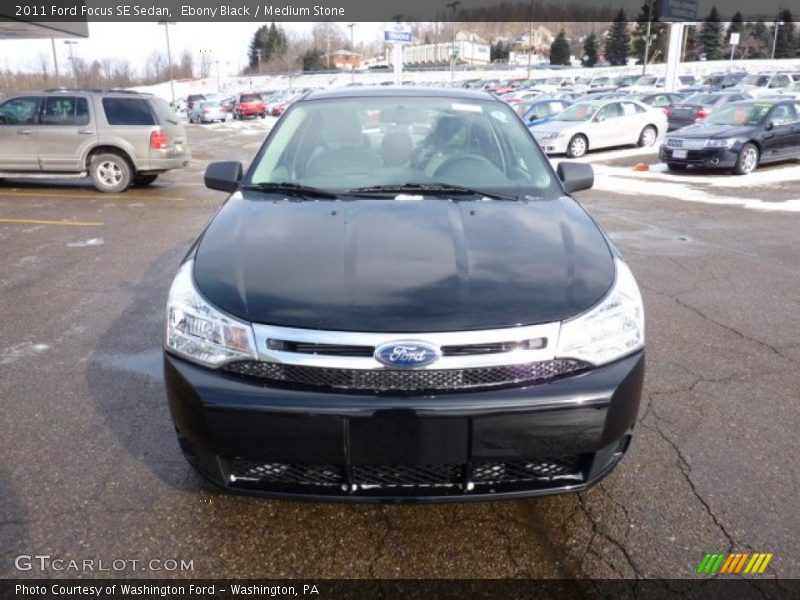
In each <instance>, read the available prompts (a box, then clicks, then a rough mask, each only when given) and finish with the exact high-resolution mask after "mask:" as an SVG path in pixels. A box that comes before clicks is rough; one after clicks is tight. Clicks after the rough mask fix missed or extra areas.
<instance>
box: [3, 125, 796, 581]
mask: <svg viewBox="0 0 800 600" xmlns="http://www.w3.org/2000/svg"><path fill="white" fill-rule="evenodd" d="M189 135H190V141H191V146H192V149H193V153H194V158H195V160H194V161H193V164H192V165H191V167H190V168H189V169H186V170H184V171H181V172H178V173H171V174H169V175H167V176H165V177H162V178H161V179H160V180H159V182H158V183H157V184H156V185H155V186H153V187H152V188H144V189H132V190H131V191H130V192H128V194H126V195H120V196H105V195H101V194H96V193H94V192H93V191H91V189H89V188H88V187H85V186H81V185H76V184H63V185H55V186H53V185H50V186H40V185H37V184H23V183H21V182H5V183H2V184H0V246H1V247H2V253H3V260H2V261H0V314H2V315H3V318H2V320H0V398H2V400H3V408H2V410H1V411H0V456H2V460H0V552H2V554H0V577H46V576H54V577H64V576H70V575H72V576H74V575H75V573H74V572H65V571H53V570H44V571H41V570H38V569H37V570H33V571H18V570H16V569H15V567H14V557H16V556H17V555H20V554H49V555H51V556H53V557H59V558H64V559H67V560H69V559H103V560H104V561H111V560H114V559H135V560H140V561H150V560H152V559H159V560H168V559H184V560H192V561H193V564H194V570H193V571H192V572H188V573H187V572H180V571H178V572H175V571H166V570H160V571H151V570H134V569H132V568H126V569H124V570H122V571H119V572H114V573H108V572H105V573H99V572H89V573H83V576H108V575H115V576H135V577H176V576H190V575H191V576H197V577H218V576H229V577H276V578H278V577H304V578H324V577H354V578H382V577H387V578H388V577H434V578H435V577H454V578H462V577H595V578H619V577H624V578H652V577H667V578H674V577H692V576H693V575H694V569H695V568H696V566H697V564H698V563H699V562H700V560H701V558H702V557H703V555H704V553H706V552H713V551H728V550H731V551H732V550H736V551H760V552H772V553H774V558H773V560H772V562H771V564H770V567H769V569H768V571H767V573H766V574H765V575H764V576H765V577H767V576H768V577H781V578H783V577H786V578H790V577H794V578H797V577H800V539H798V536H797V531H798V530H800V517H798V512H797V505H798V498H797V494H798V490H800V471H799V470H798V468H797V456H798V454H800V441H798V440H799V439H800V436H798V428H800V406H799V405H798V404H799V403H798V400H799V398H798V396H800V392H799V391H798V390H799V389H800V386H799V385H798V383H800V376H799V375H798V373H799V372H800V371H799V370H798V366H799V364H800V343H799V340H800V320H798V318H797V315H798V313H800V269H798V264H800V244H798V243H797V240H798V230H800V214H797V213H789V212H786V213H782V212H760V211H754V210H748V209H745V208H742V207H738V206H714V205H705V204H703V203H698V202H692V203H687V202H682V201H680V200H678V199H675V198H669V197H659V196H658V187H657V185H653V186H652V194H653V195H621V194H615V193H613V192H609V191H589V192H584V193H581V194H580V196H579V199H580V200H581V201H582V202H583V203H584V205H585V206H586V207H587V209H588V210H589V211H590V212H591V213H592V214H593V215H594V216H595V218H596V219H597V220H598V221H599V223H600V224H601V225H602V226H603V227H604V229H605V230H606V231H607V232H608V233H609V234H610V236H611V238H612V239H613V240H614V242H615V243H616V244H617V245H618V246H619V248H620V249H621V250H622V252H623V253H624V255H625V256H626V258H627V260H628V261H629V262H630V263H631V265H632V267H633V270H634V273H635V274H636V276H637V278H638V279H639V281H640V284H641V286H642V289H643V294H644V298H645V304H646V311H647V313H646V314H647V352H648V366H647V375H646V382H645V394H644V398H643V403H642V408H641V411H640V415H639V420H638V426H637V435H636V436H635V439H634V442H633V444H632V446H631V449H630V451H629V453H628V455H627V456H626V457H625V459H624V460H623V461H622V463H621V464H620V465H619V467H618V468H617V469H616V470H615V471H614V473H613V474H612V475H611V476H609V477H608V478H607V479H606V480H604V481H603V482H602V483H601V484H600V485H598V486H596V487H594V488H593V489H591V490H589V491H588V492H586V493H583V494H580V495H569V496H553V497H546V498H539V499H532V500H520V501H508V502H494V503H468V504H447V505H400V506H395V505H338V504H319V503H299V502H282V501H267V500H264V499H259V498H249V497H239V496H232V495H226V494H223V493H220V492H218V491H217V490H216V489H214V488H212V487H210V486H209V485H208V484H206V483H204V482H203V481H202V480H201V479H199V478H198V477H197V476H196V475H195V474H194V473H193V472H192V471H191V470H190V468H189V466H188V465H187V464H186V463H185V461H184V460H183V458H182V456H181V454H180V451H179V448H178V445H177V443H176V440H175V436H174V434H173V430H172V425H171V421H170V418H169V414H168V410H167V406H166V402H165V397H164V392H163V385H162V381H161V365H160V357H161V350H160V346H161V339H162V331H161V327H162V319H163V306H164V302H165V298H166V292H167V288H168V285H169V282H170V280H171V278H172V276H173V275H174V273H175V271H176V268H177V266H178V263H179V261H180V259H181V257H182V255H183V254H184V253H185V252H186V250H187V249H188V247H189V244H190V243H191V242H192V241H193V240H194V238H195V237H196V235H197V234H198V233H199V231H200V230H201V229H202V227H203V225H204V224H205V223H206V222H207V221H208V219H209V218H210V217H211V216H212V215H213V214H214V211H215V210H216V209H217V207H219V205H220V203H221V202H222V200H223V199H224V195H223V194H220V193H216V192H211V191H208V190H206V189H205V188H204V187H203V186H202V171H203V169H204V167H205V165H206V164H207V163H208V162H209V161H210V160H214V159H221V158H226V159H233V158H236V159H242V160H245V161H247V160H248V159H249V158H250V157H252V155H253V154H254V153H255V150H256V148H257V147H258V145H259V143H260V141H261V139H262V138H263V134H262V133H259V132H256V134H252V135H247V136H243V135H240V134H237V133H236V132H235V131H232V130H231V131H228V130H225V129H224V128H216V129H203V128H201V127H192V128H190V134H189ZM597 158H598V159H600V155H597ZM721 177H727V176H725V175H721ZM741 181H742V187H741V188H740V192H741V193H742V194H743V195H749V196H751V197H752V196H753V195H755V194H757V193H760V194H763V193H764V192H765V190H763V189H760V190H748V189H747V180H746V179H744V178H743V179H742V180H741ZM756 197H757V196H756ZM2 219H5V221H2ZM65 220H66V221H71V222H72V223H73V224H71V225H69V224H68V225H65V224H63V221H65ZM80 223H84V224H85V223H89V224H88V225H80Z"/></svg>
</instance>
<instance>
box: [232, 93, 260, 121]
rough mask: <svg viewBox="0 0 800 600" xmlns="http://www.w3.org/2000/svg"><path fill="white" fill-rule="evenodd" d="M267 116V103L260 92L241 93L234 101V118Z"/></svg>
mask: <svg viewBox="0 0 800 600" xmlns="http://www.w3.org/2000/svg"><path fill="white" fill-rule="evenodd" d="M266 116H267V105H266V104H265V103H264V99H263V98H262V97H261V96H259V95H258V94H239V95H238V96H236V99H235V100H234V102H233V118H234V119H244V118H245V117H261V118H262V119H263V118H264V117H266Z"/></svg>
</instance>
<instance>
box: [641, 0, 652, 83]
mask: <svg viewBox="0 0 800 600" xmlns="http://www.w3.org/2000/svg"><path fill="white" fill-rule="evenodd" d="M652 22H653V0H649V1H648V3H647V37H646V38H645V41H644V63H643V64H642V75H646V74H647V61H648V60H650V26H651V24H652Z"/></svg>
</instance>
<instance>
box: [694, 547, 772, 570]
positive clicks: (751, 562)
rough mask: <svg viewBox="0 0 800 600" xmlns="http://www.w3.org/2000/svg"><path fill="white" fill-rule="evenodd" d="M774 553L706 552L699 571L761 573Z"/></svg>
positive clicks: (698, 568)
mask: <svg viewBox="0 0 800 600" xmlns="http://www.w3.org/2000/svg"><path fill="white" fill-rule="evenodd" d="M771 560H772V553H767V552H733V553H727V552H715V553H713V554H712V553H710V552H708V553H706V555H705V556H704V557H703V560H701V561H700V565H699V566H698V567H697V573H699V574H700V575H716V574H717V573H719V574H730V575H739V574H742V575H760V574H761V573H763V572H764V571H765V570H766V569H767V565H768V564H769V561H771Z"/></svg>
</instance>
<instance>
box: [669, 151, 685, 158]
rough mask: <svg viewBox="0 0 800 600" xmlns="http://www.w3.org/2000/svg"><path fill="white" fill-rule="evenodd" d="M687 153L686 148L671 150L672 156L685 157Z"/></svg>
mask: <svg viewBox="0 0 800 600" xmlns="http://www.w3.org/2000/svg"><path fill="white" fill-rule="evenodd" d="M687 156H689V153H688V152H687V151H686V150H673V151H672V158H686V157H687Z"/></svg>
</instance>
